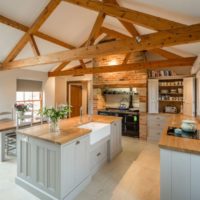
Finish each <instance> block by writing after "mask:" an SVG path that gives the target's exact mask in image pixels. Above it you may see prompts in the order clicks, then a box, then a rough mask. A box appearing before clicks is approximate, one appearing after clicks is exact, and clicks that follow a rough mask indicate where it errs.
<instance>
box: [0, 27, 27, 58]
mask: <svg viewBox="0 0 200 200" xmlns="http://www.w3.org/2000/svg"><path fill="white" fill-rule="evenodd" d="M22 36H23V32H21V31H18V30H17V29H14V28H11V27H10V26H6V25H4V24H1V23H0V62H2V61H3V60H4V59H5V58H6V57H7V55H8V54H9V53H10V51H11V50H12V49H13V48H14V47H15V45H16V44H17V42H18V41H19V40H20V38H21V37H22Z"/></svg>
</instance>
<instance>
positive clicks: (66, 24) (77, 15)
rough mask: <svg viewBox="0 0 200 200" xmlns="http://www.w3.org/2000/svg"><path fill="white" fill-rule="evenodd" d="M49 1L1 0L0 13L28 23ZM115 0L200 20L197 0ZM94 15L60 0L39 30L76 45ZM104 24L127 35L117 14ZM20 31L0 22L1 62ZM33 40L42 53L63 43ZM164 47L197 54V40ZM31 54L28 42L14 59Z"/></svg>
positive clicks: (165, 15) (144, 31) (188, 21)
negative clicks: (191, 42)
mask: <svg viewBox="0 0 200 200" xmlns="http://www.w3.org/2000/svg"><path fill="white" fill-rule="evenodd" d="M48 3H49V0H14V1H13V0H0V15H3V16H5V17H8V18H11V19H13V20H15V21H17V22H20V23H22V24H24V25H27V26H31V24H32V23H33V22H34V21H35V19H36V18H37V17H38V16H39V13H40V12H41V11H42V10H43V9H44V7H45V6H46V5H47V4H48ZM118 3H119V4H120V5H121V6H123V7H127V8H130V9H134V10H138V11H141V12H144V13H149V14H152V15H156V16H159V17H163V18H167V19H170V20H173V21H177V22H180V23H185V24H194V23H200V12H199V8H200V1H199V0H176V1H175V0H167V1H166V0H118ZM97 15H98V12H95V11H92V10H88V9H85V8H83V7H79V6H76V5H73V4H70V3H66V2H61V3H60V5H59V6H58V7H57V8H56V9H55V11H54V12H53V13H52V14H51V15H50V17H49V18H48V19H47V20H46V22H45V23H44V24H43V25H42V27H41V28H40V31H42V32H44V33H46V34H48V35H50V36H53V37H55V38H58V39H60V40H62V41H64V42H67V43H69V44H71V45H74V46H76V47H78V46H80V45H81V44H82V43H83V42H85V41H86V40H87V38H88V36H89V34H90V32H91V29H92V27H93V25H94V23H95V20H96V17H97ZM103 25H104V26H105V27H107V28H111V29H114V30H116V31H120V32H121V33H123V34H127V35H129V36H130V34H129V33H128V32H127V30H126V29H125V28H124V27H123V26H122V24H121V23H120V22H119V21H118V20H117V19H116V18H113V17H108V16H107V17H106V18H105V21H104V23H103ZM136 29H137V30H138V31H139V33H140V34H142V35H143V34H149V33H152V32H155V31H154V30H150V29H147V28H144V27H141V26H138V25H136ZM23 34H24V33H23V32H21V31H19V30H17V29H14V28H11V27H9V26H7V25H3V24H0V62H2V61H3V60H4V59H5V58H6V56H7V55H8V54H9V52H10V51H11V50H12V48H13V47H14V46H15V45H16V44H17V42H18V41H19V40H20V38H21V37H22V36H23ZM35 40H36V42H37V44H38V48H39V50H40V52H41V54H42V55H45V54H48V53H53V52H56V51H63V50H65V48H63V47H60V46H57V45H54V44H52V43H49V42H47V41H44V40H42V39H40V38H37V37H35ZM164 49H166V50H168V51H171V52H174V53H177V54H179V55H182V56H186V57H187V56H193V55H198V54H200V43H194V44H187V45H178V46H174V47H169V48H164ZM30 56H33V53H32V49H31V47H30V45H29V44H27V45H26V46H25V48H24V49H23V50H22V51H21V53H20V54H19V55H18V56H17V58H16V59H20V58H27V57H30ZM58 64H59V63H58ZM58 64H52V65H44V66H35V67H29V69H34V70H39V71H49V70H51V69H53V68H55V67H56V66H57V65H58ZM77 64H79V62H78V61H74V62H71V63H70V64H69V65H68V67H69V68H71V67H73V66H72V65H74V66H76V65H77Z"/></svg>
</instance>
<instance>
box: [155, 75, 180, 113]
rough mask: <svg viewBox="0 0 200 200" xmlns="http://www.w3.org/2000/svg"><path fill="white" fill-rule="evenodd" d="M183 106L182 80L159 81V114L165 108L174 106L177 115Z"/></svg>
mask: <svg viewBox="0 0 200 200" xmlns="http://www.w3.org/2000/svg"><path fill="white" fill-rule="evenodd" d="M182 105H183V78H175V79H172V78H170V79H159V112H165V107H166V106H175V107H176V109H177V113H179V112H180V111H181V109H182V108H181V107H182Z"/></svg>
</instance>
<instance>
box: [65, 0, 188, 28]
mask: <svg viewBox="0 0 200 200" xmlns="http://www.w3.org/2000/svg"><path fill="white" fill-rule="evenodd" d="M64 1H66V2H68V3H72V4H75V5H78V6H82V7H85V8H88V9H91V10H95V11H98V12H104V13H105V14H107V15H110V16H113V17H117V18H118V19H120V20H123V21H127V22H131V23H134V24H137V25H140V26H144V27H146V28H150V29H154V30H157V31H161V30H168V29H174V28H179V27H183V26H185V25H183V24H181V23H178V22H174V21H171V20H167V19H163V18H161V17H156V16H153V15H150V14H146V13H142V12H139V11H135V10H131V9H128V8H124V7H120V6H117V5H113V4H111V3H104V2H100V1H94V0H93V1H92V0H64Z"/></svg>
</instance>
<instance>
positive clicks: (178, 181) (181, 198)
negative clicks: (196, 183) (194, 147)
mask: <svg viewBox="0 0 200 200" xmlns="http://www.w3.org/2000/svg"><path fill="white" fill-rule="evenodd" d="M171 156H172V157H171V170H172V171H171V177H172V181H171V184H172V185H171V190H172V200H190V176H191V175H190V154H189V153H182V152H176V151H173V152H172V155H171Z"/></svg>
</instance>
